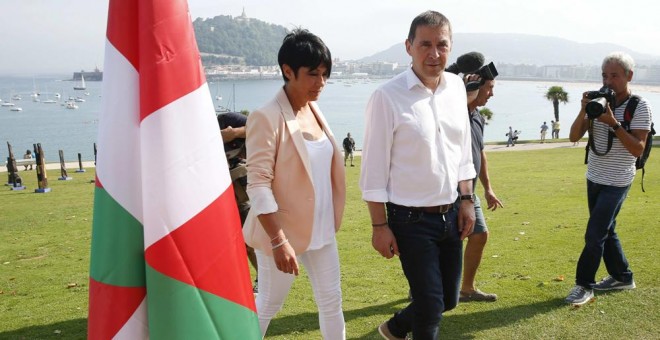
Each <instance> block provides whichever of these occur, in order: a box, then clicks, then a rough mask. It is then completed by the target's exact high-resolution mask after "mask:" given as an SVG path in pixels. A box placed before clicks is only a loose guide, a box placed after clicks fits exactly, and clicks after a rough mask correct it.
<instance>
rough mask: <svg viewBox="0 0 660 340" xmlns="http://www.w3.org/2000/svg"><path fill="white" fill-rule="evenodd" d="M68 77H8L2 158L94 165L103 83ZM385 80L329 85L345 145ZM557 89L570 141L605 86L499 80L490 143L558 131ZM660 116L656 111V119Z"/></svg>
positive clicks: (222, 91)
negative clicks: (586, 96) (72, 100)
mask: <svg viewBox="0 0 660 340" xmlns="http://www.w3.org/2000/svg"><path fill="white" fill-rule="evenodd" d="M66 78H68V77H67V76H65V75H63V76H59V77H35V78H31V77H28V78H6V77H5V78H3V77H0V99H2V101H3V102H5V101H7V100H9V99H10V97H11V96H13V95H17V94H18V95H20V96H21V97H22V99H21V100H18V101H14V103H15V105H16V106H19V107H21V108H22V109H23V110H22V111H20V112H14V111H10V110H9V108H8V107H0V141H1V142H3V145H2V146H0V157H2V160H6V158H7V156H8V150H7V146H6V144H5V143H6V142H9V143H10V144H11V145H12V148H13V151H14V156H15V157H16V158H22V157H23V154H24V153H25V150H27V149H32V147H33V144H35V143H41V145H42V148H43V150H44V155H45V157H46V160H47V161H49V162H53V161H58V160H59V156H58V151H59V150H63V152H64V157H65V160H66V161H75V160H77V154H78V153H80V154H81V157H82V159H83V160H93V159H94V143H95V142H96V135H97V132H98V117H99V112H100V109H101V100H102V96H103V94H102V93H101V92H102V83H101V82H92V81H88V82H86V85H87V90H86V91H74V90H73V86H74V85H77V83H76V82H72V81H65V80H61V79H66ZM385 81H387V79H360V80H355V79H354V80H349V79H333V78H330V79H329V82H328V84H327V85H326V87H325V89H324V90H323V93H322V94H321V97H320V98H319V101H318V104H319V107H320V108H321V110H322V111H323V113H324V115H325V117H326V119H327V120H328V123H329V124H330V127H331V129H332V131H333V133H334V134H335V136H336V138H337V139H338V140H342V139H343V138H344V137H345V136H346V134H347V133H349V132H350V133H351V135H352V137H353V138H354V139H355V142H356V145H357V147H358V149H359V148H361V146H362V141H363V136H364V110H365V108H366V105H367V102H368V100H369V97H370V95H371V93H372V92H373V91H374V90H375V89H376V88H377V87H378V86H380V85H381V84H382V83H383V82H385ZM282 84H283V81H282V80H279V79H277V80H224V81H216V82H209V90H210V94H211V97H212V100H213V102H214V105H215V106H216V107H218V106H223V107H227V108H229V109H231V110H236V111H241V110H247V111H253V110H255V109H258V108H259V107H261V106H263V105H264V104H265V103H267V102H268V101H269V100H271V99H272V98H273V96H274V95H275V93H276V92H277V91H278V89H279V88H280V87H281V86H282ZM551 86H561V87H563V88H564V90H565V91H566V92H567V93H568V99H569V102H568V103H567V104H559V120H560V122H561V130H560V132H559V136H560V138H566V137H568V132H569V129H570V126H571V124H572V122H573V120H574V119H575V116H576V115H577V113H578V111H579V110H580V98H581V95H582V92H584V91H593V90H598V89H599V88H600V84H598V83H565V82H538V81H512V80H498V81H497V84H496V86H495V88H494V96H493V97H492V98H490V100H489V101H488V103H487V104H486V107H487V108H489V109H490V110H491V111H492V112H493V118H492V120H490V121H489V122H488V125H487V126H486V128H485V134H484V139H485V140H486V141H487V142H495V141H505V140H506V136H505V134H506V133H507V132H508V130H509V126H511V127H512V128H513V129H514V130H519V131H522V134H521V135H520V139H522V140H526V139H539V138H540V133H539V131H540V126H541V125H542V124H543V122H544V121H545V122H547V124H548V125H550V121H551V120H554V113H553V106H552V102H550V101H548V100H547V99H545V93H546V92H547V90H548V88H549V87H551ZM33 91H38V92H39V93H40V96H39V100H40V101H39V102H34V101H32V98H31V97H30V94H31V93H32V92H33ZM633 91H634V92H635V93H637V94H639V95H641V96H643V97H645V98H646V99H648V100H649V101H650V103H651V105H652V107H660V86H655V87H651V86H636V85H634V83H633ZM55 93H59V94H60V98H59V99H58V102H57V103H55V104H46V103H44V101H45V100H47V99H57V98H56V97H55ZM69 97H80V98H83V99H84V100H85V101H84V102H77V103H76V105H78V109H73V110H72V109H66V108H65V106H63V105H62V103H63V102H64V101H65V100H66V99H68V98H69ZM219 97H221V98H219ZM118 100H121V98H119V99H118ZM659 115H660V113H658V112H656V115H655V117H654V120H655V121H658V118H657V117H658V116H659ZM549 135H550V134H548V136H549ZM118 137H120V136H118Z"/></svg>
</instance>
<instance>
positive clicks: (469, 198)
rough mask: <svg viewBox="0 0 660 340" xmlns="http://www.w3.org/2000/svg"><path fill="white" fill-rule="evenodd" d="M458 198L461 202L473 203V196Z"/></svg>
mask: <svg viewBox="0 0 660 340" xmlns="http://www.w3.org/2000/svg"><path fill="white" fill-rule="evenodd" d="M459 198H460V199H461V201H470V202H472V203H474V194H469V195H461V196H460V197H459Z"/></svg>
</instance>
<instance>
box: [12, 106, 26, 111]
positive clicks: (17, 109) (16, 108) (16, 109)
mask: <svg viewBox="0 0 660 340" xmlns="http://www.w3.org/2000/svg"><path fill="white" fill-rule="evenodd" d="M9 111H14V112H20V111H23V108H20V107H18V106H14V107H12V108H11V109H9Z"/></svg>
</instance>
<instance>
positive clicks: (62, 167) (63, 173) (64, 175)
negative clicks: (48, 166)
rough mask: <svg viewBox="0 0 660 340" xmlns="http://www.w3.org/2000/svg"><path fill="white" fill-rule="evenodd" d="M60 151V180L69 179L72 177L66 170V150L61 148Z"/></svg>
mask: <svg viewBox="0 0 660 340" xmlns="http://www.w3.org/2000/svg"><path fill="white" fill-rule="evenodd" d="M59 153H60V174H61V176H60V178H58V180H60V181H68V180H70V179H72V178H71V177H69V174H68V173H67V172H66V164H65V163H64V151H62V150H59Z"/></svg>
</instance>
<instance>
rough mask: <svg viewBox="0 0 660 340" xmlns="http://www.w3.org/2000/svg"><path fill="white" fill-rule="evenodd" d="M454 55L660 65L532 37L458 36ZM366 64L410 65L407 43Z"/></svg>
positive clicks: (599, 46)
mask: <svg viewBox="0 0 660 340" xmlns="http://www.w3.org/2000/svg"><path fill="white" fill-rule="evenodd" d="M453 38H454V47H453V51H452V56H454V59H455V57H458V56H460V55H462V54H464V53H466V52H470V51H479V52H481V53H483V54H484V55H485V56H486V58H487V59H488V60H492V61H495V62H496V63H508V64H532V65H600V63H601V61H602V60H603V57H604V56H605V55H607V54H608V53H610V52H612V51H624V52H627V53H629V54H630V55H631V56H632V57H633V58H634V59H635V61H636V63H637V64H638V65H643V64H659V63H660V56H653V55H648V54H643V53H638V52H635V51H632V50H630V49H628V48H625V47H623V46H620V45H616V44H609V43H589V44H587V43H578V42H575V41H571V40H567V39H562V38H556V37H547V36H539V35H530V34H503V33H454V37H453ZM359 61H362V62H374V61H389V62H398V63H403V64H407V63H409V62H410V56H408V54H407V53H406V51H405V48H404V47H403V43H401V44H396V45H393V46H392V47H390V48H388V49H386V50H384V51H382V52H379V53H376V54H374V55H371V56H368V57H365V58H362V59H360V60H359Z"/></svg>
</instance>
